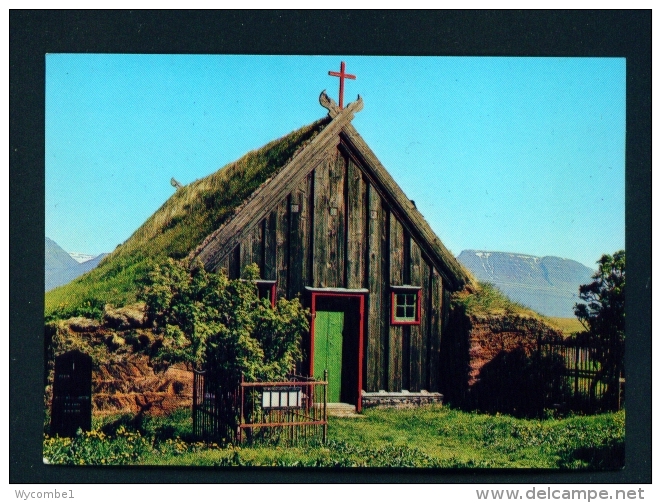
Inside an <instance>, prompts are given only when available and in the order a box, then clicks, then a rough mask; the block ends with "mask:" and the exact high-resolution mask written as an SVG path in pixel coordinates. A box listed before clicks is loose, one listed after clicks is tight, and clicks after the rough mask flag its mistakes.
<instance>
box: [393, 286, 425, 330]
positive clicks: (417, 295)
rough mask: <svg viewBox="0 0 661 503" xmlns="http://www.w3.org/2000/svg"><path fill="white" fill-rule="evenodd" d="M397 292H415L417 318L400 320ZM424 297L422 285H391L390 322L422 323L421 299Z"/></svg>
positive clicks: (396, 323)
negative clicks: (397, 315)
mask: <svg viewBox="0 0 661 503" xmlns="http://www.w3.org/2000/svg"><path fill="white" fill-rule="evenodd" d="M397 294H408V295H411V294H415V319H414V320H410V319H406V320H398V319H397V317H396V316H395V315H396V314H397V313H396V311H397V298H396V296H397ZM421 297H422V287H420V286H409V285H406V286H391V287H390V324H391V325H420V301H421Z"/></svg>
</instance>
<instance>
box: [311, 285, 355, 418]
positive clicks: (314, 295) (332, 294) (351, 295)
mask: <svg viewBox="0 0 661 503" xmlns="http://www.w3.org/2000/svg"><path fill="white" fill-rule="evenodd" d="M366 293H367V292H365V293H348V292H347V293H339V292H320V291H312V292H310V295H311V299H310V311H311V313H312V321H311V322H310V375H314V321H315V318H316V315H317V297H342V298H353V299H358V302H359V307H358V312H359V314H360V322H359V324H358V327H359V328H358V394H357V397H358V398H357V401H358V403H357V404H356V411H357V412H360V411H361V410H362V408H363V403H362V402H363V401H362V390H363V326H364V324H365V323H364V318H365V295H366Z"/></svg>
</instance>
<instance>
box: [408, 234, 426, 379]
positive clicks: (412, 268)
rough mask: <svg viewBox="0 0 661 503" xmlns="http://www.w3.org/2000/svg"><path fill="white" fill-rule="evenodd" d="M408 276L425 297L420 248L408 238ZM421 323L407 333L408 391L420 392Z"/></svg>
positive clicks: (412, 326)
mask: <svg viewBox="0 0 661 503" xmlns="http://www.w3.org/2000/svg"><path fill="white" fill-rule="evenodd" d="M409 249H410V252H409V257H410V259H409V275H410V278H411V281H410V284H411V285H415V286H422V287H423V288H422V289H421V290H420V295H421V297H425V288H424V286H423V283H422V271H421V269H422V264H421V263H422V256H421V254H420V247H419V246H418V245H417V244H416V243H415V241H414V240H413V239H411V238H409ZM423 300H424V299H423V298H420V317H421V318H422V316H423V312H422V311H423V309H422V307H423V305H424V302H423ZM422 329H423V326H422V322H421V324H420V325H411V326H410V333H409V359H408V364H409V391H420V390H421V389H422V383H423V380H422V358H421V354H422V339H423V338H422Z"/></svg>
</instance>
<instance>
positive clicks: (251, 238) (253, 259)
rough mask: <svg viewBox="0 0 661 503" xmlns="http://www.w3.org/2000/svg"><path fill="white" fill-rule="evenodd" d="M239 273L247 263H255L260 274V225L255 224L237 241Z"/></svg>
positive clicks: (261, 270) (261, 266)
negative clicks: (239, 263) (239, 262)
mask: <svg viewBox="0 0 661 503" xmlns="http://www.w3.org/2000/svg"><path fill="white" fill-rule="evenodd" d="M239 250H240V257H241V259H240V261H241V274H243V270H244V269H245V267H246V266H247V265H250V264H253V263H254V264H257V266H258V267H259V270H260V274H261V273H262V272H263V269H262V268H263V265H262V225H260V224H258V225H256V226H255V227H254V228H253V229H252V230H251V231H250V233H248V235H246V237H244V238H243V239H242V240H241V242H240V243H239Z"/></svg>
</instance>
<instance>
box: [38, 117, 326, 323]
mask: <svg viewBox="0 0 661 503" xmlns="http://www.w3.org/2000/svg"><path fill="white" fill-rule="evenodd" d="M328 121H329V119H328V118H324V119H321V120H319V121H317V122H314V123H313V124H310V125H308V126H305V127H303V128H301V129H298V130H297V131H294V132H292V133H290V134H288V135H287V136H284V137H282V138H280V139H278V140H274V141H272V142H270V143H268V144H267V145H265V146H264V147H262V148H260V149H258V150H253V151H251V152H249V153H247V154H246V155H244V156H243V157H242V158H241V159H239V160H237V161H235V162H233V163H231V164H228V165H227V166H225V167H223V168H221V169H220V170H218V171H216V172H215V173H213V174H211V175H209V176H207V177H205V178H202V179H200V180H196V181H195V182H192V183H190V184H189V185H187V186H185V187H183V188H181V189H179V190H177V191H176V192H175V193H174V194H173V195H172V196H171V197H170V198H169V199H168V200H167V201H166V202H165V203H164V204H163V206H161V207H160V208H159V209H158V210H157V211H156V212H155V213H154V214H153V215H152V216H151V217H149V218H148V219H147V221H146V222H145V223H144V224H142V225H141V226H140V227H139V228H138V229H137V230H136V231H135V232H134V233H133V235H131V237H130V238H129V239H127V240H126V241H125V242H124V243H123V244H121V245H120V246H118V247H117V248H116V249H115V250H114V251H113V252H112V253H111V254H110V255H109V256H107V257H106V258H105V259H103V260H102V261H101V263H100V264H99V266H98V267H96V268H95V269H93V270H92V271H90V272H88V273H87V274H85V275H83V276H81V277H80V278H78V279H76V280H74V281H73V282H71V283H69V284H67V285H64V286H61V287H59V288H56V289H54V290H51V291H49V292H47V293H46V305H45V315H46V319H57V318H68V317H70V316H74V315H78V314H87V315H94V314H98V313H99V312H100V310H101V309H102V308H103V305H104V304H106V303H111V304H114V305H123V304H126V303H130V302H133V301H135V296H136V293H137V290H138V286H139V282H140V281H141V280H142V278H143V277H144V276H145V274H146V273H147V272H148V270H149V268H150V263H151V262H152V261H153V260H158V259H162V258H165V257H172V258H174V259H181V258H184V257H186V256H187V255H188V253H189V252H190V251H191V250H192V249H194V248H195V247H196V246H197V245H198V244H199V243H200V242H201V241H202V240H203V239H204V238H205V237H206V236H208V235H209V234H210V233H212V232H213V231H214V230H215V229H217V228H218V227H219V226H220V225H221V224H223V223H224V222H225V221H226V220H227V219H228V218H229V217H230V216H231V215H232V214H233V213H234V211H235V210H236V208H237V207H239V206H240V205H241V203H242V202H243V201H244V200H245V199H246V198H248V197H249V196H250V195H251V194H252V193H253V192H254V191H255V190H256V189H257V188H258V187H259V186H260V185H262V184H263V183H264V182H265V181H267V180H268V179H269V178H271V177H272V176H273V175H275V174H276V173H277V172H278V171H279V170H280V169H281V168H282V167H283V166H284V165H285V164H287V162H288V161H289V160H290V159H291V158H292V157H293V156H294V154H295V153H296V151H297V150H299V149H300V148H302V147H303V146H305V145H306V144H307V143H309V142H310V141H311V140H312V138H314V136H316V135H317V134H318V133H319V131H321V130H322V129H323V127H324V126H325V125H326V124H327V123H328Z"/></svg>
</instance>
